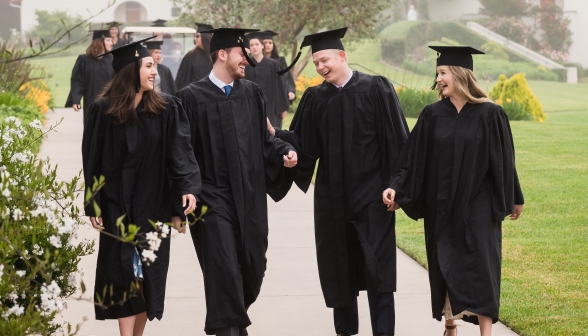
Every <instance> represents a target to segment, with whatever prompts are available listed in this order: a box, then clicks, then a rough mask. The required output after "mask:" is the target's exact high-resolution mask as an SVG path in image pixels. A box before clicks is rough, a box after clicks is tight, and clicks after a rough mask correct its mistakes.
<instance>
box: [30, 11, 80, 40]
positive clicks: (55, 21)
mask: <svg viewBox="0 0 588 336" xmlns="http://www.w3.org/2000/svg"><path fill="white" fill-rule="evenodd" d="M35 15H36V16H37V25H36V26H35V28H33V30H32V31H31V32H30V33H29V36H30V37H31V38H34V39H37V40H43V41H45V42H49V41H53V40H55V37H56V36H57V35H58V34H59V33H63V32H65V31H66V30H67V29H66V27H67V28H69V27H73V26H75V25H76V24H78V23H80V22H82V21H84V19H83V18H82V17H81V16H79V15H77V16H70V15H69V14H68V13H67V12H66V11H60V10H56V11H54V12H51V13H50V12H49V11H46V10H35ZM86 35H88V32H87V31H86V28H85V27H84V26H80V27H77V28H75V29H73V30H72V31H70V33H69V34H68V36H67V38H65V39H63V40H61V41H59V42H57V46H58V47H65V46H67V45H68V44H70V43H73V42H76V41H79V40H82V39H83V38H84V36H86Z"/></svg>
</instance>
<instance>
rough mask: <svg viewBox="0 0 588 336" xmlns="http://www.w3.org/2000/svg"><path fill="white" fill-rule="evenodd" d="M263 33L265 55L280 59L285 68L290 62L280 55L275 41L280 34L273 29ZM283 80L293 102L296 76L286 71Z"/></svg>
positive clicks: (289, 98)
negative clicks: (275, 37)
mask: <svg viewBox="0 0 588 336" xmlns="http://www.w3.org/2000/svg"><path fill="white" fill-rule="evenodd" d="M262 34H263V37H262V39H263V41H261V42H262V43H263V55H264V56H265V57H268V58H271V59H273V60H276V61H278V63H280V68H281V69H285V68H286V67H287V66H288V63H286V59H285V58H284V57H283V56H280V54H279V53H278V46H277V45H276V43H275V42H274V36H278V35H279V34H278V33H276V32H273V31H271V30H266V31H264V32H262ZM282 82H283V83H284V89H285V90H286V93H287V94H288V100H289V101H290V104H292V102H293V101H294V100H295V99H296V81H295V80H294V76H292V72H290V71H286V72H285V73H284V74H283V75H282ZM282 119H284V118H282Z"/></svg>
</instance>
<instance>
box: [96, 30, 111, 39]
mask: <svg viewBox="0 0 588 336" xmlns="http://www.w3.org/2000/svg"><path fill="white" fill-rule="evenodd" d="M106 37H110V30H108V29H98V30H93V31H92V40H96V39H99V38H106Z"/></svg>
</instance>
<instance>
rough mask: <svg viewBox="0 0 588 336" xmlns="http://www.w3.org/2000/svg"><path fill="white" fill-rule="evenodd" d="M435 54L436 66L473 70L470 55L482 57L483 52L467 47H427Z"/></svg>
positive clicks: (472, 61) (472, 60)
mask: <svg viewBox="0 0 588 336" xmlns="http://www.w3.org/2000/svg"><path fill="white" fill-rule="evenodd" d="M429 48H431V49H433V50H435V51H436V52H437V66H440V65H454V66H460V67H462V68H466V69H470V70H472V71H473V70H474V59H473V58H472V55H483V54H484V52H483V51H480V50H478V49H476V48H472V47H467V46H463V47H462V46H429Z"/></svg>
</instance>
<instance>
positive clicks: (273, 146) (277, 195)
mask: <svg viewBox="0 0 588 336" xmlns="http://www.w3.org/2000/svg"><path fill="white" fill-rule="evenodd" d="M258 102H259V107H260V110H261V111H262V113H260V115H261V118H260V123H261V128H260V129H261V132H262V134H261V137H262V141H263V142H262V143H263V149H262V150H263V158H264V161H265V180H266V190H267V194H268V195H270V197H271V198H272V199H273V200H274V201H276V202H278V201H280V200H281V199H282V198H284V197H285V196H286V194H287V193H288V191H289V190H290V187H291V186H292V181H293V180H294V177H295V175H296V167H294V168H286V167H284V160H283V155H287V154H288V153H289V152H290V151H294V150H295V149H294V147H293V146H292V145H291V144H289V143H287V142H285V141H282V140H280V139H279V138H277V137H275V136H273V135H271V134H270V133H269V131H268V130H267V123H266V118H267V116H266V111H265V99H264V96H263V91H262V90H261V88H259V89H258Z"/></svg>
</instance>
